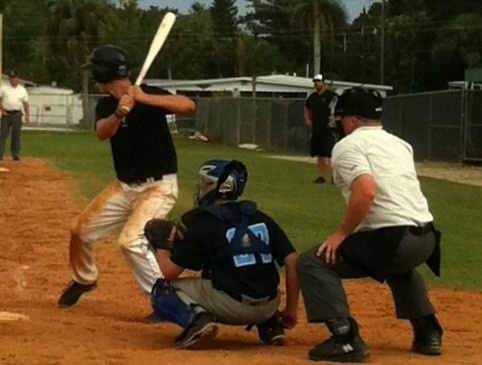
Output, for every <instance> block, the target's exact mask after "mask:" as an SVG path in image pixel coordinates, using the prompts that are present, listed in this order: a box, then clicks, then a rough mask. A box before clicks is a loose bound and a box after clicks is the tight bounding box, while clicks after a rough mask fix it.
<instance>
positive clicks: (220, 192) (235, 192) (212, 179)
mask: <svg viewBox="0 0 482 365" xmlns="http://www.w3.org/2000/svg"><path fill="white" fill-rule="evenodd" d="M198 174H199V183H198V185H197V190H196V193H195V196H194V201H195V204H196V205H197V206H207V205H211V204H213V203H214V201H215V200H216V199H222V200H236V199H238V198H239V197H240V196H241V195H242V194H243V190H244V187H245V186H246V182H247V181H248V170H247V169H246V166H245V165H244V164H243V163H242V162H240V161H236V160H231V161H229V160H209V161H206V162H205V163H203V164H202V165H201V167H200V169H199V172H198Z"/></svg>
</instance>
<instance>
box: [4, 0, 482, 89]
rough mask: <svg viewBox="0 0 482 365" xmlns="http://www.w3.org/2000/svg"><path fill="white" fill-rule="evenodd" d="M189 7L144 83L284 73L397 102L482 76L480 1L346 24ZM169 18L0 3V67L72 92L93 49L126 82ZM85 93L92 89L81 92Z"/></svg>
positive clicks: (95, 0) (421, 6)
mask: <svg viewBox="0 0 482 365" xmlns="http://www.w3.org/2000/svg"><path fill="white" fill-rule="evenodd" d="M247 2H248V11H247V13H246V14H243V15H240V14H238V9H237V7H236V6H235V4H236V2H235V0H213V1H212V3H211V5H210V6H205V5H202V4H200V3H194V4H193V5H192V6H191V8H190V9H189V11H188V13H187V14H178V19H177V22H176V25H175V26H174V29H173V31H172V33H171V35H170V37H169V39H168V41H167V42H166V44H165V46H164V49H163V51H162V52H161V53H160V55H159V57H158V58H157V59H156V62H155V63H154V65H153V66H152V68H151V70H150V72H149V74H148V77H150V78H173V79H188V80H192V79H205V78H218V77H237V76H253V77H254V76H258V75H266V74H271V73H281V74H285V73H289V74H296V75H298V76H311V75H313V74H314V73H318V72H322V73H323V74H325V76H326V78H327V79H334V80H342V81H351V82H359V83H365V84H366V83H370V84H380V83H383V84H386V85H392V86H393V87H394V90H395V93H407V92H417V91H426V90H437V89H445V88H446V87H447V82H448V81H453V80H463V79H464V73H465V70H466V69H469V68H476V67H482V2H481V1H480V0H457V1H450V0H378V1H374V2H372V3H371V5H370V6H369V7H368V8H366V9H364V10H363V12H362V13H361V14H360V15H359V16H358V17H357V18H356V19H353V20H352V21H349V19H348V16H347V11H346V9H345V8H344V6H343V4H342V2H341V1H340V0H247ZM167 11H173V12H177V10H176V9H169V8H167V7H164V8H161V7H156V6H151V7H150V8H148V9H143V8H140V7H139V3H138V1H137V0H15V1H14V2H13V1H8V0H0V13H2V14H3V66H4V70H8V69H10V68H15V69H16V70H17V71H18V72H19V73H20V75H21V77H23V78H25V79H29V80H32V81H35V82H37V83H40V84H51V83H55V84H56V85H57V86H60V87H68V88H72V89H74V90H76V91H80V90H81V88H82V83H83V82H84V87H85V82H86V81H85V75H84V77H83V74H82V68H81V65H82V64H83V63H85V62H86V60H87V59H88V56H89V54H90V53H91V52H92V50H93V49H94V48H95V47H96V46H99V45H101V44H108V43H111V44H116V45H119V46H121V47H123V48H125V49H126V50H127V51H128V52H129V54H130V55H131V58H132V63H133V65H134V69H133V72H134V73H135V72H136V71H137V70H138V68H140V66H141V64H142V61H143V59H144V56H145V53H146V52H147V49H148V47H149V44H150V41H151V39H152V36H153V35H154V33H155V31H156V29H157V26H158V24H159V22H160V20H161V19H162V17H163V15H164V14H165V13H166V12H167ZM89 87H92V86H89Z"/></svg>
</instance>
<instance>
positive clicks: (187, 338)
mask: <svg viewBox="0 0 482 365" xmlns="http://www.w3.org/2000/svg"><path fill="white" fill-rule="evenodd" d="M217 333H218V326H217V325H216V323H215V322H214V321H213V320H212V319H211V317H210V316H209V315H208V314H207V313H206V312H202V313H199V314H198V315H197V316H196V317H195V318H194V320H193V321H192V322H191V324H190V325H189V327H187V328H186V329H185V330H184V331H182V332H181V333H180V334H179V335H178V336H177V337H176V339H175V340H174V345H175V346H176V347H177V348H180V349H188V348H190V347H192V345H194V344H195V343H197V342H199V341H200V340H201V339H203V338H204V339H208V338H214V337H215V336H216V334H217Z"/></svg>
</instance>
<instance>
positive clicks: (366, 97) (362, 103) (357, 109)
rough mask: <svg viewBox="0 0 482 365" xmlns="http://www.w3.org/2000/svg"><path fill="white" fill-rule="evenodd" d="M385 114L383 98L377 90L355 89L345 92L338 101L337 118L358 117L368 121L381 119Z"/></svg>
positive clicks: (336, 107)
mask: <svg viewBox="0 0 482 365" xmlns="http://www.w3.org/2000/svg"><path fill="white" fill-rule="evenodd" d="M382 112H383V97H382V96H381V95H380V93H379V92H378V91H376V90H368V89H362V88H360V87H355V88H352V89H348V90H345V91H344V92H343V94H341V95H340V96H339V97H338V98H337V101H336V104H335V117H336V118H342V117H345V116H348V115H357V116H360V117H363V118H367V119H380V118H381V117H382Z"/></svg>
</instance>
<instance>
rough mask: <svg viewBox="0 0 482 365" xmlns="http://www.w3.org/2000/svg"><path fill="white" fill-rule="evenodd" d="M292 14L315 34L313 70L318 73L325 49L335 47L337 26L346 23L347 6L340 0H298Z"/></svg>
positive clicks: (296, 20)
mask: <svg viewBox="0 0 482 365" xmlns="http://www.w3.org/2000/svg"><path fill="white" fill-rule="evenodd" d="M291 14H292V17H291V19H292V22H293V23H298V24H299V25H300V26H301V27H302V28H306V29H307V30H308V31H311V32H312V34H313V72H314V74H318V73H320V71H321V61H322V59H321V56H322V51H323V49H325V50H326V49H327V48H328V45H331V47H333V44H334V36H335V28H336V27H340V26H345V25H346V19H347V15H346V11H345V8H344V7H343V5H342V4H341V3H340V0H296V1H293V6H292V10H291Z"/></svg>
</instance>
